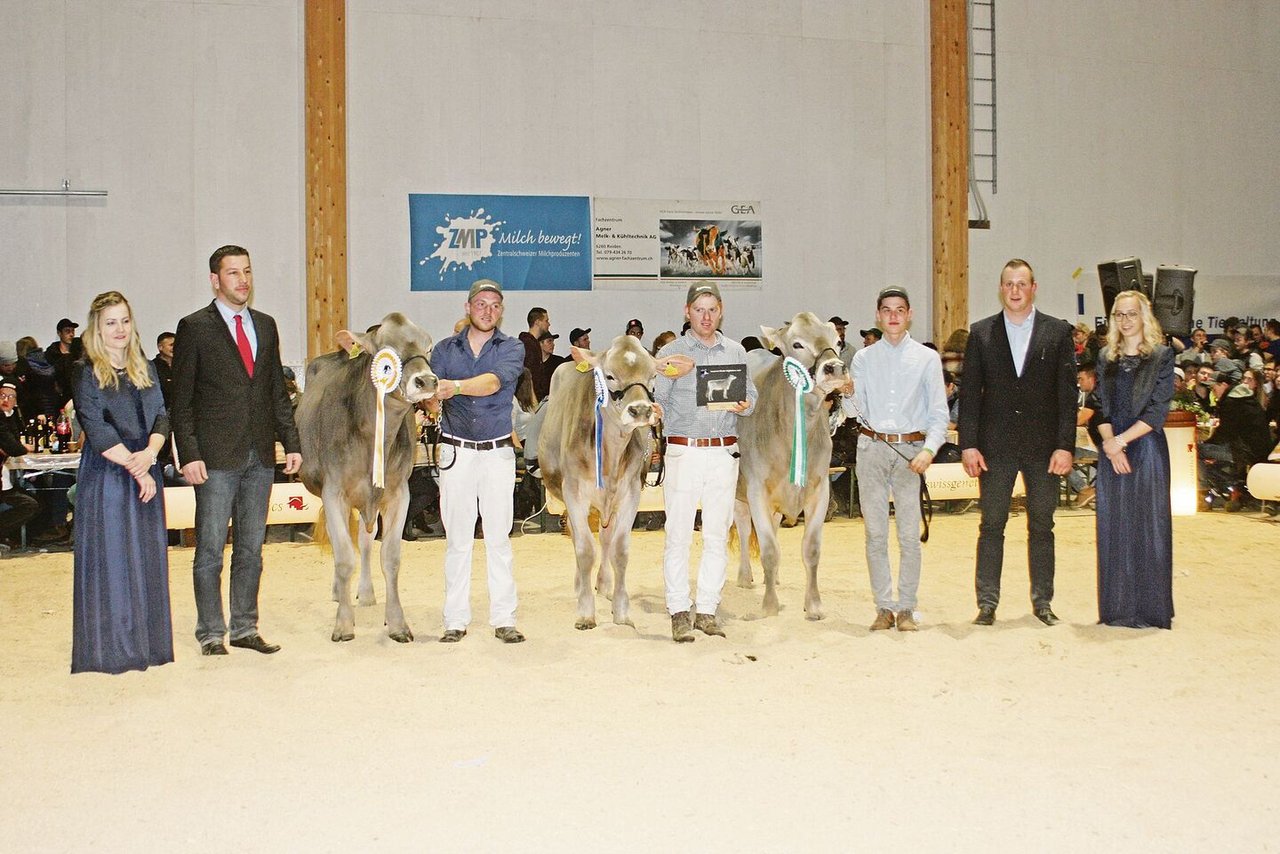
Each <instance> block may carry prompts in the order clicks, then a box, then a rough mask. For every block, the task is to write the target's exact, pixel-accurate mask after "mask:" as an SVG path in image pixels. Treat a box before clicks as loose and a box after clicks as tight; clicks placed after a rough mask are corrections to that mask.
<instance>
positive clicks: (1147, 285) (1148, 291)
mask: <svg viewBox="0 0 1280 854" xmlns="http://www.w3.org/2000/svg"><path fill="white" fill-rule="evenodd" d="M1155 293H1156V277H1155V276H1154V275H1152V274H1151V273H1143V274H1142V295H1143V296H1144V297H1146V298H1147V299H1148V300H1154V299H1155Z"/></svg>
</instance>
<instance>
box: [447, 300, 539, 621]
mask: <svg viewBox="0 0 1280 854" xmlns="http://www.w3.org/2000/svg"><path fill="white" fill-rule="evenodd" d="M464 309H465V310H466V314H467V318H468V319H469V320H470V323H468V324H467V325H466V326H465V327H463V329H462V331H461V332H458V333H456V334H454V335H451V336H449V337H448V338H445V339H443V340H441V341H439V342H438V343H437V344H436V346H435V347H434V348H433V349H432V351H431V369H432V370H433V371H434V372H435V374H436V377H437V378H438V381H439V386H438V390H437V392H436V396H435V397H434V398H431V401H430V402H429V403H428V408H429V409H432V410H434V411H438V412H440V416H441V417H440V442H441V444H440V459H439V461H438V462H439V466H440V518H441V521H442V522H444V530H445V556H444V635H443V636H442V637H441V638H440V642H441V643H457V642H458V641H460V640H462V639H463V638H464V637H466V634H467V626H468V624H470V622H471V550H472V546H473V544H474V542H475V527H476V513H477V508H478V512H479V515H480V520H481V522H482V524H483V527H484V551H485V562H486V564H487V565H488V572H487V575H488V579H489V625H490V626H492V627H493V630H494V637H496V638H498V640H500V641H502V642H503V643H520V642H521V641H523V640H524V635H522V634H521V633H520V630H519V629H517V628H516V604H517V599H516V581H515V575H514V573H513V571H512V555H511V539H510V533H511V522H512V515H513V512H514V507H513V504H512V491H513V489H514V487H515V482H516V452H515V448H514V444H513V443H512V441H511V400H512V398H513V397H514V396H515V390H516V382H517V381H518V380H519V379H520V374H521V372H522V371H523V370H524V346H523V345H522V344H521V343H520V341H519V340H517V339H515V338H512V337H511V336H509V335H506V334H505V333H503V332H502V330H501V329H499V328H498V327H499V326H500V325H501V324H502V286H501V285H499V284H498V283H497V282H495V281H493V280H492V279H480V280H478V281H477V282H476V283H475V284H473V285H472V286H471V290H470V291H469V292H468V293H467V302H466V305H465V306H464ZM544 331H545V330H544Z"/></svg>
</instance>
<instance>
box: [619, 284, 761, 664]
mask: <svg viewBox="0 0 1280 854" xmlns="http://www.w3.org/2000/svg"><path fill="white" fill-rule="evenodd" d="M723 312H724V306H723V304H722V303H721V301H720V289H719V288H718V287H716V285H715V284H714V283H713V282H694V283H693V284H692V285H690V286H689V292H688V293H687V294H686V295H685V306H684V316H685V319H686V320H688V321H689V331H688V332H686V333H684V334H683V335H681V336H680V337H678V338H676V339H675V340H674V341H672V342H671V343H670V344H667V345H666V346H665V347H663V348H662V349H661V350H659V351H658V355H657V360H658V368H659V372H658V376H657V379H656V380H655V381H654V389H653V395H654V400H656V401H657V403H658V404H659V405H660V406H661V407H662V412H663V416H662V418H663V428H664V430H665V432H666V434H667V449H666V469H667V471H666V480H665V481H664V485H663V490H662V493H663V503H664V505H665V508H666V512H667V523H666V528H665V531H666V543H665V546H664V549H663V556H662V575H663V580H664V582H665V585H666V599H667V611H668V613H670V614H671V638H672V640H674V641H676V642H677V643H687V642H689V641H692V640H693V639H694V634H693V631H694V629H697V630H698V631H700V632H702V633H704V634H707V635H718V636H720V637H724V630H723V629H722V628H720V624H719V623H718V622H717V621H716V609H717V608H718V607H719V606H720V594H721V591H722V590H723V588H724V580H725V568H726V567H727V566H728V543H729V525H730V522H731V521H732V519H733V501H734V494H735V492H736V490H737V484H738V449H737V447H736V445H737V442H738V419H739V418H741V417H742V416H744V415H750V414H751V411H752V409H753V408H754V407H755V402H756V387H755V383H753V382H752V380H751V375H750V374H748V375H747V391H746V399H745V400H740V401H738V402H737V404H736V405H735V406H734V407H733V408H732V409H729V410H713V409H709V408H708V407H706V406H698V403H697V379H696V371H695V370H694V368H695V367H697V366H699V365H741V364H745V363H746V361H747V351H746V350H744V349H743V348H742V345H741V344H739V343H738V342H737V341H734V340H733V339H732V338H728V337H726V336H725V335H724V334H723V333H721V332H720V320H721V317H722V315H723ZM633 322H637V321H633ZM628 326H630V324H628ZM699 504H701V506H702V561H701V563H700V564H699V566H698V590H697V596H696V598H695V599H694V600H693V601H692V602H690V599H689V547H690V546H691V545H692V544H693V521H694V514H695V513H696V512H697V510H698V505H699ZM690 605H693V606H695V607H696V611H694V613H693V615H692V617H691V615H690Z"/></svg>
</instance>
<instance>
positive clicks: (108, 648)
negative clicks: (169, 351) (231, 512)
mask: <svg viewBox="0 0 1280 854" xmlns="http://www.w3.org/2000/svg"><path fill="white" fill-rule="evenodd" d="M77 368H78V373H77V376H76V381H75V395H74V397H75V404H76V414H77V416H78V418H79V420H80V425H81V427H83V428H84V437H85V442H84V447H83V448H82V449H81V454H80V473H79V475H78V477H77V480H76V484H77V485H76V508H75V542H76V548H75V584H74V603H73V607H72V643H71V672H72V673H81V672H84V671H96V672H100V673H123V672H124V671H126V670H145V669H147V668H148V667H150V666H151V665H156V664H167V663H168V662H170V661H173V627H172V624H171V622H170V615H169V553H168V537H167V534H166V532H165V520H164V488H163V481H162V476H161V472H160V467H159V466H153V467H152V469H151V476H152V477H153V478H155V481H156V495H155V497H154V498H152V499H151V500H150V501H149V502H147V503H146V504H143V503H142V501H141V500H140V499H139V498H138V483H137V481H135V480H134V479H133V477H131V476H130V474H129V473H128V472H127V471H125V469H124V468H123V467H122V466H119V465H116V464H115V463H113V462H109V461H108V460H107V459H106V458H105V457H103V456H102V452H103V451H104V450H106V449H107V448H110V447H112V446H114V445H117V444H119V443H121V442H123V443H124V446H125V447H126V448H128V449H129V450H130V451H139V450H142V449H143V448H145V447H146V446H147V440H148V438H149V437H150V435H151V433H153V432H155V433H162V434H167V433H168V432H169V427H168V417H167V416H166V414H165V410H164V398H163V396H162V394H161V391H160V383H159V378H158V377H157V376H156V370H155V367H154V366H153V365H150V364H148V366H147V368H148V370H149V371H150V374H151V387H150V388H145V389H139V388H137V387H136V386H134V385H133V383H131V382H129V378H128V376H127V375H126V374H125V373H124V372H123V371H117V373H116V376H117V377H118V378H119V383H120V384H119V387H118V388H117V389H115V390H112V389H103V388H100V387H99V386H98V381H97V378H96V377H95V376H94V373H93V369H92V367H90V366H88V365H87V364H86V363H81V364H80V365H78V366H77Z"/></svg>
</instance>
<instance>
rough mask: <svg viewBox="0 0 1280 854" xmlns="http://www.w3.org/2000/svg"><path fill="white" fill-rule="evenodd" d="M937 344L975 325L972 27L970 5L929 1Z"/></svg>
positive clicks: (950, 0) (955, 0)
mask: <svg viewBox="0 0 1280 854" xmlns="http://www.w3.org/2000/svg"><path fill="white" fill-rule="evenodd" d="M929 40H930V59H931V70H930V91H931V106H932V110H931V113H932V119H933V120H932V132H933V340H934V341H935V342H936V343H937V344H938V346H939V347H941V346H942V344H943V343H944V342H945V340H946V336H948V335H950V334H951V332H952V331H953V330H956V329H961V328H966V329H967V328H968V326H969V25H968V20H967V16H966V13H965V0H929Z"/></svg>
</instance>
